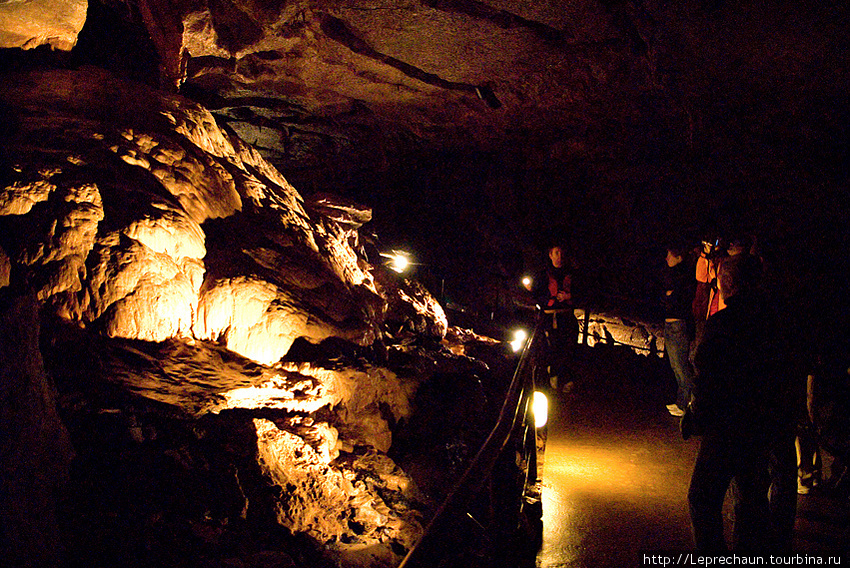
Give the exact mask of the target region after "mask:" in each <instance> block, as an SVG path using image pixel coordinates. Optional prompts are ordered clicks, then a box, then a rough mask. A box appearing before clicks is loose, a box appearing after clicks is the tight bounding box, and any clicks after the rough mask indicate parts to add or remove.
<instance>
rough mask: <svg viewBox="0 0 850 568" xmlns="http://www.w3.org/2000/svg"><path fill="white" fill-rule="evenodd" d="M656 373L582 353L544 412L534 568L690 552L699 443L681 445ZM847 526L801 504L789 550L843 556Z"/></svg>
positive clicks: (639, 364)
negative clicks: (691, 491)
mask: <svg viewBox="0 0 850 568" xmlns="http://www.w3.org/2000/svg"><path fill="white" fill-rule="evenodd" d="M664 365H666V361H663V360H660V359H657V360H655V361H653V360H650V359H648V358H646V357H641V356H637V355H632V354H631V352H624V351H623V350H619V349H618V348H611V347H607V346H605V347H601V348H600V347H597V348H594V349H593V350H588V351H585V352H583V354H582V358H581V360H580V362H579V364H578V365H577V375H576V377H575V379H576V380H575V384H576V387H575V389H574V390H573V391H572V392H571V393H569V394H567V395H566V396H563V395H562V396H561V397H560V399H559V400H558V401H557V402H555V403H553V404H552V408H551V416H550V426H549V430H548V442H547V449H546V455H545V463H544V466H543V531H544V534H543V545H542V547H541V550H540V552H539V553H538V556H537V567H538V568H562V567H571V568H572V567H575V568H579V567H588V568H607V567H611V568H628V567H631V566H641V565H642V564H641V558H642V556H641V555H642V553H643V552H645V551H652V550H656V551H657V550H685V549H689V548H691V547H692V536H691V528H690V519H689V516H688V510H687V490H688V483H689V481H690V475H691V468H692V466H693V462H694V458H695V456H696V452H697V449H698V445H699V442H698V440H695V439H692V440H689V441H687V442H686V441H684V440H682V439H681V437H680V435H679V431H678V419H675V418H673V417H671V416H670V415H669V414H668V413H667V411H666V409H665V407H664V404H665V403H666V402H668V397H670V396H672V391H671V389H672V388H673V386H672V376H671V375H668V374H667V372H666V371H667V369H666V367H664ZM726 513H727V517H728V516H729V504H728V500H727V504H726ZM848 518H850V517H848V511H847V507H846V504H845V506H842V505H841V503H840V502H839V501H837V500H836V499H832V498H829V497H827V496H824V495H809V496H803V497H801V498H800V499H799V512H798V518H797V539H796V541H795V544H796V548H797V550H802V551H805V550H809V551H824V552H829V551H838V550H840V549H841V548H842V547H843V548H844V549H845V551H846V547H847V546H850V544H848V543H850V533H848Z"/></svg>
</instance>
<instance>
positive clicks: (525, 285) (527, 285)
mask: <svg viewBox="0 0 850 568" xmlns="http://www.w3.org/2000/svg"><path fill="white" fill-rule="evenodd" d="M532 282H533V280H532V279H531V276H523V277H522V286H523V288H525V289H526V290H531V283H532Z"/></svg>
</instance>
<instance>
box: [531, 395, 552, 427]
mask: <svg viewBox="0 0 850 568" xmlns="http://www.w3.org/2000/svg"><path fill="white" fill-rule="evenodd" d="M531 413H532V414H533V415H534V427H535V428H543V427H544V426H546V421H547V420H548V419H549V399H547V398H546V395H545V394H543V393H542V392H540V391H534V397H533V398H532V399H531Z"/></svg>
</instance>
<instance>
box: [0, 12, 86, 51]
mask: <svg viewBox="0 0 850 568" xmlns="http://www.w3.org/2000/svg"><path fill="white" fill-rule="evenodd" d="M87 6H88V1H87V0H23V1H20V2H2V3H0V48H9V47H20V48H23V49H32V48H34V47H38V46H39V45H44V44H48V45H50V46H51V47H52V48H54V49H63V50H69V49H71V48H72V47H74V44H75V43H77V34H79V33H80V30H81V29H82V27H83V24H84V23H85V21H86V8H87Z"/></svg>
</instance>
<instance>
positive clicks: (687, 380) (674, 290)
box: [661, 244, 695, 416]
mask: <svg viewBox="0 0 850 568" xmlns="http://www.w3.org/2000/svg"><path fill="white" fill-rule="evenodd" d="M686 257H687V249H686V247H684V246H681V245H678V244H671V245H669V246H668V247H667V258H666V261H667V263H666V266H665V267H664V268H663V270H662V273H661V284H662V289H663V296H662V297H661V302H662V306H663V308H664V351H665V352H666V353H667V359H668V360H669V361H670V367H671V368H672V370H673V375H674V376H675V378H676V400H675V402H674V403H672V404H668V405H667V410H668V411H669V412H670V414H672V415H673V416H682V415H683V414H684V413H685V407H686V406H687V405H688V402H689V401H690V399H691V390H692V389H693V385H694V372H693V368H692V367H691V362H690V345H691V340H692V339H693V333H694V318H693V313H692V310H691V301H692V299H693V297H694V293H695V290H694V288H695V286H693V285H692V283H693V282H694V279H693V278H692V277H691V273H692V270H693V269H692V268H691V267H690V266H689V263H688V262H686V261H685V258H686Z"/></svg>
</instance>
